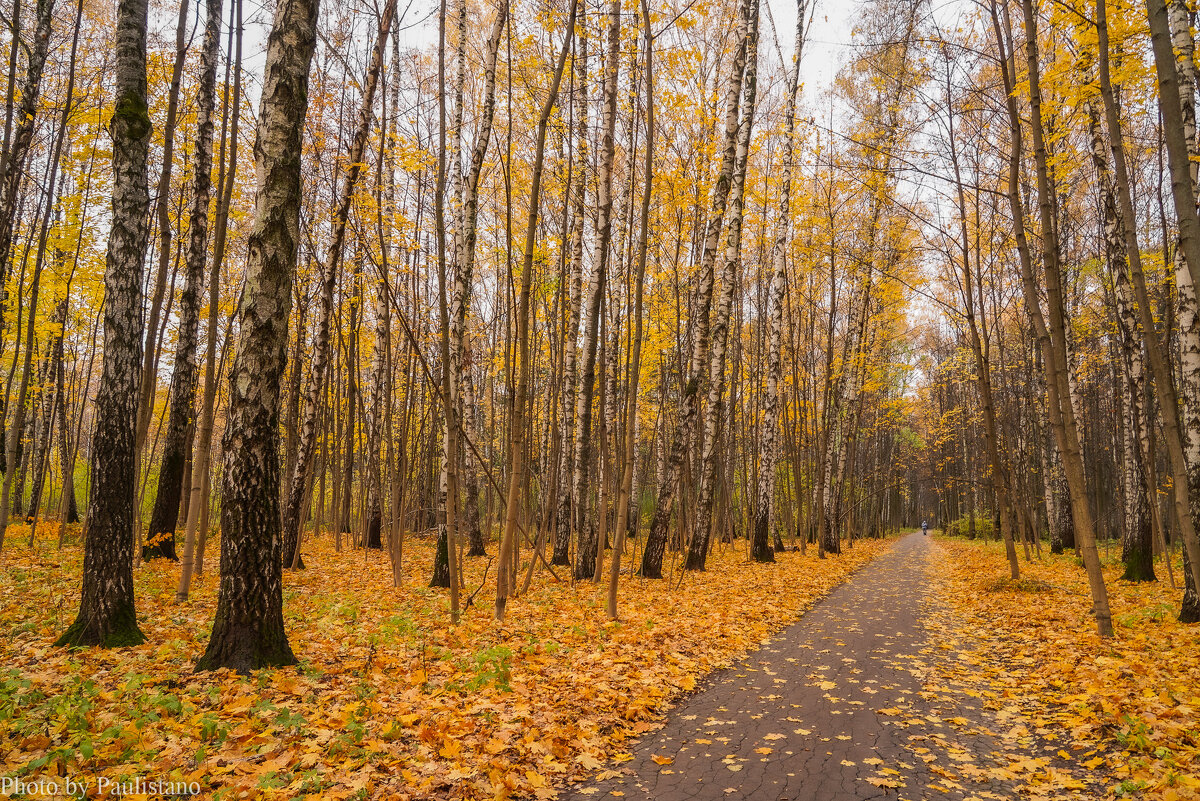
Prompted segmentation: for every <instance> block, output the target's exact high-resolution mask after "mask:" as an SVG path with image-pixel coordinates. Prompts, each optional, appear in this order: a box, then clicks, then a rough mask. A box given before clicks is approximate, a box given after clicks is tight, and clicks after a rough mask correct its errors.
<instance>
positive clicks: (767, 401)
mask: <svg viewBox="0 0 1200 801" xmlns="http://www.w3.org/2000/svg"><path fill="white" fill-rule="evenodd" d="M807 14H808V0H797V3H796V42H795V44H794V45H793V47H792V68H791V70H789V72H788V77H787V84H786V89H785V92H786V94H785V97H786V98H787V101H786V106H785V110H784V117H783V125H784V129H783V130H784V134H783V137H784V138H783V174H782V175H781V176H780V179H779V205H778V210H777V212H776V217H775V241H774V242H773V243H772V245H771V285H770V288H769V289H768V291H767V292H768V294H767V343H766V345H767V376H766V378H767V381H766V385H765V386H764V388H763V395H762V401H761V403H762V408H761V409H760V411H759V415H760V417H759V441H760V445H759V459H760V465H759V468H758V471H759V472H758V486H757V487H756V488H755V489H756V491H757V500H756V503H755V507H754V531H753V532H752V535H751V541H750V557H751V558H752V559H754V561H756V562H774V561H775V552H774V550H773V549H772V548H771V521H772V520H773V519H774V517H773V515H774V511H775V470H776V466H777V465H778V464H779V453H780V444H781V443H780V432H779V386H780V384H781V383H782V382H783V361H782V345H783V304H784V293H785V292H786V291H787V251H788V243H789V242H790V241H791V221H792V171H793V169H794V168H795V163H794V162H795V148H796V95H797V94H798V90H799V87H800V59H801V57H802V56H803V54H804V38H805V26H806V24H807V23H806V20H805V17H806V16H807ZM795 467H797V465H793V468H795Z"/></svg>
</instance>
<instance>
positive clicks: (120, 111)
mask: <svg viewBox="0 0 1200 801" xmlns="http://www.w3.org/2000/svg"><path fill="white" fill-rule="evenodd" d="M148 7H149V6H148V3H147V0H121V1H120V3H119V4H118V6H117V22H116V50H115V58H114V72H115V77H116V87H115V88H116V97H117V102H116V108H115V110H114V111H113V116H112V121H111V122H110V123H109V130H110V132H111V135H112V153H113V156H112V173H113V191H112V225H111V228H110V230H109V239H108V253H107V256H106V258H105V267H104V366H103V371H102V373H101V377H100V388H99V391H98V392H97V394H96V400H95V404H94V427H95V433H94V434H93V437H92V459H91V461H92V464H91V476H92V487H91V493H90V495H89V503H88V515H87V523H86V525H85V529H86V532H87V534H86V538H85V540H84V550H83V589H82V598H81V599H80V604H79V616H78V617H77V618H76V619H75V622H74V623H72V624H71V625H70V627H69V628H67V630H66V631H65V632H64V633H63V635H62V636H61V637H59V638H58V641H57V643H56V644H57V645H68V646H81V645H99V646H102V647H105V648H108V647H113V646H121V645H137V644H139V643H141V642H144V641H145V637H144V636H143V635H142V632H141V630H140V629H139V628H138V624H137V612H136V610H135V609H134V601H133V538H132V531H133V523H134V490H135V486H134V485H135V484H136V482H137V472H138V471H137V450H136V448H135V445H134V435H135V432H134V428H135V426H136V423H137V406H138V386H139V383H140V378H141V375H140V373H141V367H142V262H143V260H144V259H145V255H146V239H147V236H148V230H147V225H146V210H147V208H148V207H149V204H150V198H149V193H148V191H147V187H146V155H147V151H148V149H149V145H150V131H151V125H150V115H149V113H148V111H147V108H146V17H147V11H148Z"/></svg>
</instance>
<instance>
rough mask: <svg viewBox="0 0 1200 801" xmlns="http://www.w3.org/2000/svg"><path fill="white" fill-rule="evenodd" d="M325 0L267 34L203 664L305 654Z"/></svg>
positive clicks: (287, 0) (300, 3)
mask: <svg viewBox="0 0 1200 801" xmlns="http://www.w3.org/2000/svg"><path fill="white" fill-rule="evenodd" d="M317 3H318V0H281V1H280V3H279V5H278V6H277V7H276V10H275V20H274V24H273V26H272V29H271V34H270V36H269V37H268V39H267V59H266V68H265V73H264V75H265V78H264V80H263V88H262V100H261V102H260V104H259V122H258V132H257V136H256V144H255V148H254V151H255V153H254V156H255V158H254V162H255V172H256V173H257V186H258V192H257V197H256V199H255V213H254V222H253V225H252V227H251V230H250V238H249V240H248V242H247V259H246V290H245V295H244V297H243V298H242V303H241V309H240V310H239V317H240V323H241V325H240V331H241V333H240V341H239V342H238V349H237V353H236V355H235V356H234V361H233V366H232V370H231V374H230V378H229V411H228V412H227V414H226V423H225V438H224V442H223V448H224V451H225V466H224V471H223V475H222V493H221V582H220V590H219V593H218V596H217V613H216V619H215V620H214V621H213V629H212V637H211V638H210V639H209V642H208V648H207V649H206V650H205V652H204V655H203V656H202V657H201V658H200V660H199V662H198V663H197V665H196V667H197V669H198V670H213V669H216V668H221V667H228V668H232V669H234V670H237V671H239V672H242V673H246V672H249V671H251V670H254V669H256V668H260V667H267V666H271V665H291V664H295V663H296V657H295V655H294V654H293V653H292V648H291V646H290V645H289V644H288V640H287V632H286V631H285V630H284V626H283V577H282V572H283V569H282V565H281V562H280V556H281V553H280V551H281V547H280V545H281V544H280V516H279V388H280V383H281V379H282V377H283V371H284V367H285V364H284V363H285V362H286V360H287V344H288V335H287V329H288V313H289V311H290V308H289V307H290V306H291V300H292V286H291V285H292V278H293V273H294V272H295V270H296V251H297V248H298V246H299V241H300V240H299V235H300V228H299V217H300V155H301V139H302V136H301V135H302V133H303V128H304V117H305V114H306V112H307V111H308V68H309V64H310V63H311V61H312V54H313V49H314V47H315V45H316V33H317V30H316V27H317Z"/></svg>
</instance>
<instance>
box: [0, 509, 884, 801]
mask: <svg viewBox="0 0 1200 801" xmlns="http://www.w3.org/2000/svg"><path fill="white" fill-rule="evenodd" d="M44 526H45V527H44V528H43V527H42V526H39V531H38V535H39V536H38V539H37V542H36V544H35V547H33V548H31V547H29V545H28V537H29V531H28V527H25V526H17V525H13V526H9V529H8V536H7V538H6V541H5V550H4V552H3V553H2V554H0V782H2V781H4V779H5V777H8V778H9V780H10V781H11V779H12V778H13V777H19V778H21V779H22V780H23V781H24V782H25V783H26V788H27V789H29V788H30V787H32V790H33V792H32V793H28V794H18V793H17V792H14V789H15V788H14V787H12V786H11V785H10V786H9V788H8V789H7V790H4V788H0V796H4V795H11V796H13V797H22V795H24V796H25V797H61V796H60V795H59V794H57V793H55V792H53V790H54V789H55V788H59V789H62V788H63V787H65V782H66V780H67V779H71V780H72V781H74V782H75V783H76V786H78V784H79V782H88V783H89V787H90V789H91V791H92V792H93V793H94V792H95V790H96V789H97V788H98V786H99V780H100V778H101V777H104V778H106V779H109V780H112V779H121V780H125V781H126V782H128V781H130V780H135V779H141V780H142V781H143V782H150V781H160V782H196V783H198V785H199V789H200V793H199V794H200V796H201V797H204V798H279V799H285V798H288V799H290V798H297V797H304V796H306V795H307V796H308V797H310V798H323V799H339V798H414V799H415V798H438V799H442V798H445V799H462V798H505V797H519V798H529V797H537V798H553V797H555V796H556V795H557V793H558V790H556V786H560V787H561V786H562V785H564V784H566V783H567V782H568V781H571V780H579V779H583V778H585V777H587V776H592V775H595V774H596V772H597V771H601V772H603V771H605V770H613V769H616V768H619V767H620V765H622V764H623V763H625V762H627V761H629V760H631V759H633V758H634V757H633V755H632V754H631V753H629V752H628V750H627V749H628V743H629V741H630V740H632V739H633V738H635V737H637V736H638V735H642V734H646V733H647V732H650V731H652V730H654V729H656V728H657V727H658V726H659V725H661V724H660V722H659V721H660V720H661V718H662V715H663V713H664V712H665V711H666V710H667V709H668V708H669V706H670V704H671V703H673V702H674V701H676V700H678V699H679V698H680V697H681V696H682V695H684V694H686V693H688V692H691V691H693V690H694V689H695V688H696V686H697V682H698V680H700V679H702V678H703V677H704V676H706V675H708V674H709V673H711V672H712V671H713V670H714V669H717V668H720V667H724V666H727V665H729V664H730V663H731V662H732V660H734V659H736V658H738V657H740V656H741V655H744V654H745V653H747V652H748V651H749V650H751V649H752V648H756V647H758V646H759V645H760V644H761V643H762V642H763V641H764V640H765V639H767V638H769V637H770V636H771V635H773V634H774V633H776V632H778V631H779V630H781V629H782V628H784V627H785V626H787V625H789V624H791V623H793V622H794V621H795V620H796V618H797V617H798V616H799V615H801V614H802V613H803V612H805V611H806V610H808V609H809V608H811V607H812V606H813V605H814V604H815V603H816V602H817V601H818V600H819V599H820V598H822V597H824V596H826V595H828V594H829V593H830V592H831V591H833V590H834V589H835V588H836V587H837V586H838V585H840V584H842V583H843V582H845V581H846V580H847V579H848V578H849V577H850V576H851V575H852V574H853V573H854V572H855V571H856V570H858V569H859V568H861V567H862V566H863V565H865V564H867V563H868V562H870V561H871V560H872V559H873V558H874V557H876V556H878V555H879V554H881V553H884V552H886V551H887V550H888V549H889V548H890V547H891V546H892V545H893V544H894V542H895V540H885V541H862V542H858V543H855V545H854V547H853V548H849V549H847V550H846V552H845V553H844V554H843V555H841V556H840V557H835V558H829V559H824V560H819V559H818V558H817V556H816V554H815V553H813V552H812V551H810V552H809V554H808V555H802V554H800V553H783V554H779V555H778V559H779V561H778V562H777V563H776V564H774V565H757V564H752V563H750V562H749V561H748V559H747V557H746V543H745V541H744V540H739V541H737V542H735V543H734V544H732V545H729V546H725V545H720V544H718V545H717V549H716V552H714V553H713V555H712V556H710V557H709V565H708V567H709V569H708V571H707V572H706V573H681V572H679V571H677V570H675V569H674V568H675V567H676V566H677V563H678V557H677V556H672V555H671V554H668V559H669V560H672V561H671V564H670V567H671V568H672V569H671V570H670V572H669V575H670V576H671V577H672V578H671V579H670V580H669V581H647V580H642V579H637V578H632V579H631V578H623V579H622V584H621V591H620V593H621V594H620V614H621V621H620V622H618V623H610V622H608V621H607V619H606V616H605V613H604V588H602V587H597V586H596V585H593V584H591V583H582V584H571V583H557V582H555V581H554V580H553V579H552V578H551V577H550V575H549V574H548V573H546V572H545V571H544V570H541V571H540V572H538V573H537V574H536V577H535V579H534V583H533V586H532V587H531V590H530V592H529V594H528V595H526V596H524V597H522V598H519V599H515V600H514V601H512V602H510V604H509V613H508V618H507V620H506V622H505V623H504V624H503V625H499V624H497V623H495V622H494V621H493V619H492V614H491V611H492V610H491V606H492V604H491V601H492V593H493V592H494V590H493V588H492V585H491V583H490V582H491V581H492V579H493V578H494V576H495V571H494V565H490V563H489V560H488V559H482V558H480V559H467V560H465V563H466V564H465V573H466V575H465V577H464V584H465V587H466V591H465V593H464V596H467V595H469V594H470V593H472V592H474V591H475V590H476V589H477V588H479V587H481V586H482V587H483V590H482V591H481V592H480V593H479V594H478V596H477V598H476V603H475V604H474V605H473V606H471V607H470V608H468V609H466V610H464V614H463V620H462V621H461V622H460V623H459V624H458V625H457V626H451V625H450V623H449V613H448V608H447V607H448V602H447V596H446V592H445V591H444V590H432V589H429V588H427V587H426V586H425V584H426V582H427V580H428V576H429V573H430V567H431V565H432V559H433V548H432V539H431V538H428V537H410V538H409V539H408V540H407V541H406V543H405V573H406V580H405V585H404V587H403V588H402V589H400V590H396V589H393V587H392V583H391V569H390V564H389V562H388V558H387V556H386V555H385V554H381V553H377V552H368V553H365V554H364V552H362V551H343V552H341V553H336V552H334V549H333V547H332V542H331V538H329V537H327V536H323V537H320V538H317V540H316V541H315V542H312V543H306V547H305V561H306V563H307V564H308V566H309V569H307V570H304V571H299V572H292V571H288V572H286V573H285V576H284V615H285V620H286V623H287V626H288V634H289V637H290V640H291V644H292V648H293V650H294V651H295V653H296V655H297V656H298V657H299V659H300V660H301V661H300V665H299V667H298V668H285V669H279V670H263V671H258V672H257V673H255V674H254V675H252V676H248V677H243V676H238V675H235V674H232V673H228V672H225V671H221V672H217V673H205V674H196V673H194V672H193V665H194V664H195V661H196V659H197V657H198V656H199V655H200V654H201V653H202V652H203V650H204V646H205V644H206V643H207V640H208V636H209V632H210V629H211V625H212V618H213V612H214V609H215V604H216V576H215V572H216V565H217V561H218V559H219V546H218V545H217V544H216V543H210V546H209V549H208V556H207V562H208V571H207V573H206V575H204V576H203V577H200V578H198V580H197V581H196V582H195V583H194V585H193V591H192V597H191V600H190V601H188V602H187V603H184V604H178V603H176V602H175V600H174V592H175V586H176V583H177V581H178V577H179V566H178V565H177V564H175V563H171V562H166V561H162V560H158V561H155V562H151V563H148V564H145V565H142V566H141V567H140V568H138V569H137V570H136V573H135V591H136V597H137V609H138V616H139V621H140V624H141V628H142V631H143V633H144V634H145V635H146V637H147V642H146V643H145V644H144V645H141V646H138V647H134V648H124V649H118V650H112V651H100V650H95V649H87V650H81V651H68V650H65V649H61V648H54V647H52V646H51V643H52V642H53V641H54V639H55V637H56V636H57V635H58V634H60V633H61V632H62V631H63V630H64V629H65V627H66V626H67V625H68V624H69V623H70V622H71V620H72V619H73V618H74V615H75V612H76V609H77V604H78V597H79V596H78V593H79V580H80V571H81V567H82V550H81V549H80V547H79V546H78V543H77V537H78V532H77V530H76V531H75V532H74V535H73V536H74V537H75V538H76V541H75V542H73V543H68V546H67V547H66V548H64V549H62V550H58V549H57V548H56V541H57V536H58V527H57V524H56V523H47V524H44ZM492 550H494V545H493V546H492ZM626 564H628V559H627V561H626ZM489 567H490V568H491V571H490V572H487V571H488V569H489ZM559 571H560V574H563V573H562V569H561V568H560V569H559ZM485 572H486V573H487V579H486V581H485ZM564 575H565V574H564ZM127 786H128V785H127ZM44 790H50V791H51V792H42V791H44Z"/></svg>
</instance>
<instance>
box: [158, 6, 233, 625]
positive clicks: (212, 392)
mask: <svg viewBox="0 0 1200 801" xmlns="http://www.w3.org/2000/svg"><path fill="white" fill-rule="evenodd" d="M229 17H230V19H229V45H230V48H229V49H230V50H234V52H235V55H234V56H233V59H232V69H230V68H229V67H230V61H229V57H228V55H227V57H226V73H225V74H226V79H225V80H226V94H225V105H224V110H223V112H222V120H221V159H220V166H219V168H218V171H217V187H218V191H219V192H220V193H221V194H220V198H219V200H218V202H217V209H216V219H215V220H214V226H213V227H214V229H215V230H214V233H213V256H212V259H213V261H212V275H211V276H210V277H209V279H208V322H207V328H208V331H207V337H208V342H207V345H206V349H205V357H204V363H205V367H204V395H203V401H202V403H201V410H200V423H199V426H198V429H197V436H196V447H195V452H194V454H193V456H192V463H193V468H192V484H191V486H190V487H189V488H188V492H189V494H190V500H189V501H188V515H187V529H186V532H185V534H184V546H183V558H182V559H181V560H180V570H179V584H178V586H177V587H176V589H175V600H176V601H177V602H183V601H186V600H187V598H188V593H189V591H190V589H191V581H192V573H193V569H195V570H196V572H200V571H202V570H203V567H204V560H203V556H204V539H205V534H206V532H205V525H206V524H207V522H208V514H209V512H208V498H209V492H210V491H211V486H212V482H211V480H210V464H211V458H212V438H213V417H214V416H215V410H216V400H217V380H218V374H219V372H220V371H221V367H218V365H217V322H218V314H219V307H220V304H219V301H220V297H221V294H220V293H221V281H220V278H221V263H222V262H223V261H224V258H225V237H226V233H227V231H228V228H229V204H230V200H231V199H232V196H233V184H234V178H235V177H236V174H237V134H238V120H239V117H240V115H239V110H240V106H239V103H240V100H241V88H242V83H241V68H242V0H233V3H232V8H231V9H230V15H229ZM235 20H236V22H235ZM235 32H236V33H235ZM235 38H236V44H234V42H235ZM235 48H236V49H235ZM230 72H232V73H233V92H232V99H231V98H230V94H229V91H228V89H229V87H228V81H229V77H228V76H229V73H230ZM230 109H232V111H233V120H232V122H230V120H229V112H230ZM227 125H228V128H226V126H227ZM226 133H228V134H229V135H228V137H227V136H226ZM226 142H228V143H229V157H228V159H226V157H225V145H226ZM230 322H231V323H232V318H231V319H230ZM224 361H225V360H224V357H223V356H222V359H221V366H222V367H223V366H224Z"/></svg>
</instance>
